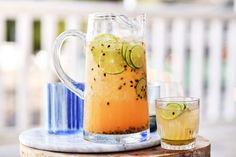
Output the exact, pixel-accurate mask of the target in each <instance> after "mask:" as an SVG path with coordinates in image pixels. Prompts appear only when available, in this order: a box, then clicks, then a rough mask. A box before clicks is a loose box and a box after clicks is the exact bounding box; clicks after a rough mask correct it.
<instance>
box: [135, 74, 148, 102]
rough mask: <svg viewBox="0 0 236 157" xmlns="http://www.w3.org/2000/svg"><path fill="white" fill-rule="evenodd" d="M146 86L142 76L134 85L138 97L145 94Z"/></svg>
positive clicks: (142, 96)
mask: <svg viewBox="0 0 236 157" xmlns="http://www.w3.org/2000/svg"><path fill="white" fill-rule="evenodd" d="M146 88H147V85H146V80H145V79H144V78H142V79H140V80H139V81H138V83H137V85H136V94H137V96H138V97H139V98H140V99H142V98H144V97H145V96H146V94H147V93H146Z"/></svg>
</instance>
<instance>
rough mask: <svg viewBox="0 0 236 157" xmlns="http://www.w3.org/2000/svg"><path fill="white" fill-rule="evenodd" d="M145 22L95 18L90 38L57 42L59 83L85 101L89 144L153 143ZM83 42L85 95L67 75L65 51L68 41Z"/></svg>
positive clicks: (107, 16) (91, 19) (111, 16)
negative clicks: (63, 61)
mask: <svg viewBox="0 0 236 157" xmlns="http://www.w3.org/2000/svg"><path fill="white" fill-rule="evenodd" d="M144 27H145V16H144V15H139V16H137V17H136V18H133V19H131V18H128V17H126V16H124V15H116V14H112V13H94V14H90V15H89V18H88V29H87V34H86V36H85V35H84V34H83V33H82V32H79V31H75V30H70V31H66V32H64V33H62V34H61V35H60V36H59V37H58V38H57V39H56V41H55V45H54V52H53V61H54V66H55V69H56V72H57V74H58V76H59V78H60V79H61V80H62V81H63V82H64V83H65V85H66V86H67V87H68V88H69V89H71V90H72V91H73V92H75V93H76V94H77V95H78V96H80V97H82V98H84V99H85V110H84V132H83V134H84V139H86V140H89V141H94V142H100V143H122V144H123V143H134V142H140V141H145V140H147V139H148V138H149V114H148V104H147V93H146V89H147V79H146V57H145V56H146V51H145V44H144V42H143V41H144ZM71 36H74V37H79V38H80V39H81V40H83V41H84V45H85V47H86V74H85V93H83V92H82V91H81V90H80V89H78V88H76V86H75V84H76V82H75V81H74V80H73V79H71V78H70V77H69V76H68V75H67V74H66V73H65V72H64V70H63V69H62V67H61V64H60V60H59V57H60V49H61V45H62V43H63V41H64V40H65V39H66V38H68V37H71Z"/></svg>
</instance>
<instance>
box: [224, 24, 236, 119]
mask: <svg viewBox="0 0 236 157" xmlns="http://www.w3.org/2000/svg"><path fill="white" fill-rule="evenodd" d="M235 38H236V20H232V21H230V22H229V25H228V32H227V45H226V46H227V53H228V54H227V59H226V76H225V78H226V81H225V83H226V86H225V93H224V103H223V105H224V110H223V111H224V114H223V115H224V118H225V119H226V120H229V121H232V120H233V119H235V118H236V106H235V105H236V100H235V97H236V95H235V94H236V93H235V92H234V91H235V89H236V61H235V59H236V44H235V41H236V39H235Z"/></svg>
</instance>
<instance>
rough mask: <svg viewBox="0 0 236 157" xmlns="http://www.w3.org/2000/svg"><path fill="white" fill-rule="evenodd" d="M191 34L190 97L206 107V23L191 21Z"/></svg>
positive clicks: (203, 107) (202, 109)
mask: <svg viewBox="0 0 236 157" xmlns="http://www.w3.org/2000/svg"><path fill="white" fill-rule="evenodd" d="M190 29H191V32H190V61H191V64H190V71H189V72H190V82H189V86H190V87H189V93H190V94H189V95H190V96H193V97H199V98H200V101H201V105H204V99H203V68H204V61H203V57H204V45H205V40H204V39H205V38H204V34H205V31H204V21H203V20H201V19H194V20H193V21H191V28H190ZM205 109H206V108H205V106H201V113H202V115H203V116H204V112H205Z"/></svg>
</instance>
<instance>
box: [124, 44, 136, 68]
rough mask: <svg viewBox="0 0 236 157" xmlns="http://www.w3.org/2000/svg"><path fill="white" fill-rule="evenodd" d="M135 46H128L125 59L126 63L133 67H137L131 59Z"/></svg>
mask: <svg viewBox="0 0 236 157" xmlns="http://www.w3.org/2000/svg"><path fill="white" fill-rule="evenodd" d="M133 47H135V46H134V45H129V46H128V48H127V50H126V53H125V60H126V63H127V64H128V66H130V67H131V68H133V69H136V67H135V66H134V65H133V64H132V62H131V59H130V54H131V52H132V49H133Z"/></svg>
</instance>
